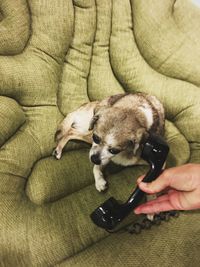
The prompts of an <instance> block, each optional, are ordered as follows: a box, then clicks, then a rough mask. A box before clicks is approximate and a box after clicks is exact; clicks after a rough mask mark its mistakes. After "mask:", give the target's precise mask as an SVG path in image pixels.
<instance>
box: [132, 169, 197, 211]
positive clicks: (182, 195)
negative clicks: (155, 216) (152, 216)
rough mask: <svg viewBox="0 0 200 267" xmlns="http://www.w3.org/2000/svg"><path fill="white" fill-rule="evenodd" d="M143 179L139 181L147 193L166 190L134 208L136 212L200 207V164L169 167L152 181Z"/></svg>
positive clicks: (141, 187) (139, 184)
mask: <svg viewBox="0 0 200 267" xmlns="http://www.w3.org/2000/svg"><path fill="white" fill-rule="evenodd" d="M142 179H143V176H142V177H140V178H139V179H138V180H137V183H138V186H139V187H140V189H141V190H142V191H144V192H146V193H147V194H155V193H159V192H163V191H164V192H163V194H162V195H161V196H159V197H158V198H157V199H155V200H152V201H149V202H147V203H144V204H142V205H140V206H138V207H137V208H136V209H135V210H134V212H135V213H136V214H140V213H145V214H148V213H158V212H161V211H168V210H192V209H199V208H200V164H185V165H182V166H179V167H174V168H170V169H167V170H165V171H164V172H163V173H162V174H161V175H160V176H159V177H158V178H157V179H156V180H155V181H153V182H151V183H144V182H142Z"/></svg>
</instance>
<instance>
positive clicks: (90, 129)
mask: <svg viewBox="0 0 200 267" xmlns="http://www.w3.org/2000/svg"><path fill="white" fill-rule="evenodd" d="M98 119H99V115H98V114H96V115H94V116H93V117H92V119H91V121H90V125H89V129H88V130H89V131H92V130H93V129H94V125H95V123H96V122H97V121H98Z"/></svg>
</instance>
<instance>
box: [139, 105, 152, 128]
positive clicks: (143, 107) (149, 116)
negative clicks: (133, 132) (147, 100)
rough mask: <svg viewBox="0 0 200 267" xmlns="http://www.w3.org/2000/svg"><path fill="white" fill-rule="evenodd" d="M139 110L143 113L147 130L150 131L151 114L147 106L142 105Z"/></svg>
mask: <svg viewBox="0 0 200 267" xmlns="http://www.w3.org/2000/svg"><path fill="white" fill-rule="evenodd" d="M139 109H140V110H141V111H142V112H143V114H144V115H145V117H146V121H147V128H148V129H150V128H151V126H152V124H153V112H152V109H151V107H150V106H149V105H147V104H143V105H142V107H139Z"/></svg>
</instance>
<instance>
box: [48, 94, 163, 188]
mask: <svg viewBox="0 0 200 267" xmlns="http://www.w3.org/2000/svg"><path fill="white" fill-rule="evenodd" d="M164 123H165V113H164V108H163V105H162V104H161V102H160V101H159V100H158V99H157V98H156V97H155V96H152V95H148V94H143V93H136V94H131V93H125V94H117V95H113V96H110V97H108V98H106V99H104V100H102V101H94V102H89V103H86V104H83V105H82V106H81V107H80V108H78V109H77V110H75V111H73V112H71V113H69V114H68V115H67V116H66V118H65V119H64V120H63V121H62V122H61V124H60V125H59V127H58V129H57V132H56V134H55V140H56V142H57V147H56V148H55V149H54V151H53V155H54V156H55V157H56V159H60V158H61V156H62V150H63V148H64V146H65V145H66V144H67V143H68V142H69V141H70V140H74V139H76V140H82V141H85V142H87V143H90V144H92V147H91V149H90V152H89V158H90V160H91V161H92V162H93V163H94V168H93V173H94V178H95V186H96V189H97V190H98V191H99V192H101V191H104V190H105V189H106V188H107V182H106V180H105V179H104V176H103V169H104V167H105V166H106V165H107V164H108V163H109V162H110V161H113V162H114V163H116V164H120V165H122V166H130V165H135V164H137V165H139V164H144V161H143V160H142V159H141V158H140V154H141V147H142V144H143V143H144V142H145V141H146V139H147V138H148V136H149V134H150V133H155V134H157V135H161V136H163V134H164Z"/></svg>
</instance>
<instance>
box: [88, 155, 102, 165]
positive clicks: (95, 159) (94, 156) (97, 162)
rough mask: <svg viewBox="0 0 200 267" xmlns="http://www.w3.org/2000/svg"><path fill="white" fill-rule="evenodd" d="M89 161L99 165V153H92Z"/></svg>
mask: <svg viewBox="0 0 200 267" xmlns="http://www.w3.org/2000/svg"><path fill="white" fill-rule="evenodd" d="M90 159H91V161H92V162H93V163H94V164H96V165H100V164H101V159H100V155H99V154H94V155H92V156H91V157H90Z"/></svg>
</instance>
